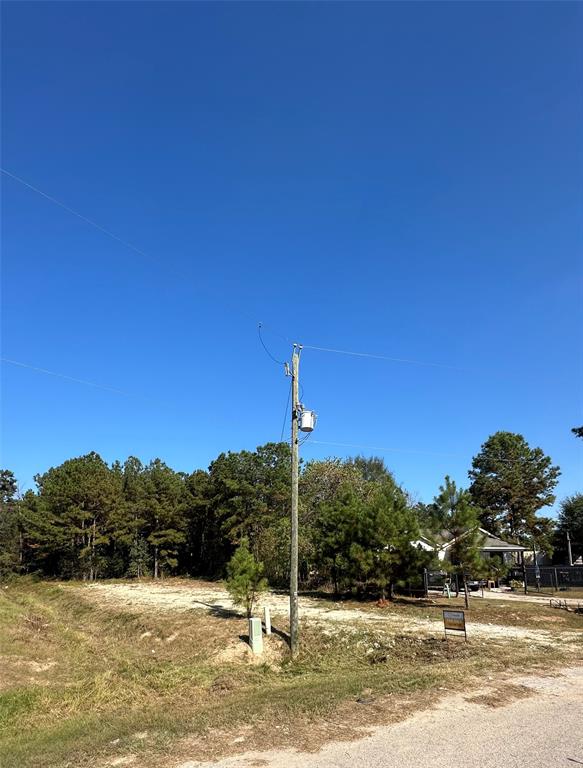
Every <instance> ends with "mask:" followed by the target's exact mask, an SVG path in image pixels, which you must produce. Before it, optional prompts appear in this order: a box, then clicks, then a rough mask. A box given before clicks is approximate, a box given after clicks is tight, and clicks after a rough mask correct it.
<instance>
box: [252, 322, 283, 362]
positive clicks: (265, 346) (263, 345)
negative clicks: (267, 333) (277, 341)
mask: <svg viewBox="0 0 583 768" xmlns="http://www.w3.org/2000/svg"><path fill="white" fill-rule="evenodd" d="M262 325H263V323H259V324H258V325H257V333H258V334H259V341H260V342H261V346H262V347H263V349H264V350H265V352H266V353H267V355H268V356H269V357H270V358H271V359H272V360H273V362H274V363H277V364H278V365H285V360H278V359H277V358H276V357H274V356H273V355H272V354H271V352H270V351H269V349H268V348H267V345H266V344H265V342H264V341H263V336H262V335H261V326H262Z"/></svg>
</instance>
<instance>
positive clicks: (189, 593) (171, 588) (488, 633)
mask: <svg viewBox="0 0 583 768" xmlns="http://www.w3.org/2000/svg"><path fill="white" fill-rule="evenodd" d="M82 589H84V590H89V591H90V593H91V594H92V596H94V597H96V598H97V599H100V600H103V601H105V602H108V603H115V604H116V605H125V606H140V607H155V608H157V609H163V610H169V611H189V610H207V611H210V610H213V609H214V610H217V609H218V610H221V609H223V610H236V609H234V607H233V604H232V602H231V600H230V598H229V596H228V594H227V592H226V591H225V590H224V589H223V588H222V587H221V586H220V585H219V584H211V583H208V582H196V581H193V582H188V583H184V584H176V583H168V584H164V583H160V584H153V583H151V582H146V583H141V584H124V583H120V584H116V583H114V584H101V583H95V584H90V585H86V586H84V587H82ZM472 599H474V598H472ZM262 605H268V606H270V607H271V610H272V613H273V614H274V616H277V615H278V614H279V615H280V616H281V615H289V602H288V598H287V597H286V596H285V595H281V594H275V593H273V592H269V593H267V594H266V595H265V596H264V597H263V600H262ZM300 618H301V619H303V620H308V621H312V622H315V623H327V624H330V623H331V622H339V623H340V624H344V625H346V626H347V627H348V626H350V627H355V626H361V625H362V624H369V625H370V624H371V623H373V622H374V623H375V624H377V625H382V627H383V628H384V629H386V630H388V631H395V632H400V633H416V634H417V633H422V634H426V635H435V633H436V631H439V632H441V626H439V629H437V627H438V625H440V622H436V621H435V620H434V619H433V620H432V619H430V618H427V619H423V618H404V617H403V614H402V613H399V614H396V613H391V612H390V611H387V612H386V613H379V612H372V611H370V612H367V611H364V610H358V609H354V608H343V607H341V606H338V607H337V606H334V605H331V604H330V603H326V602H325V601H319V600H315V599H310V598H301V599H300ZM569 634H571V633H569ZM468 636H473V637H480V638H491V639H496V638H498V639H513V638H515V639H521V640H531V641H533V642H536V643H538V644H542V645H551V644H553V642H555V639H554V638H553V635H552V634H551V633H549V632H547V631H545V630H543V629H526V628H524V627H511V626H500V625H496V624H482V623H479V622H474V621H472V622H471V623H470V624H468ZM564 637H565V638H567V633H565V635H564Z"/></svg>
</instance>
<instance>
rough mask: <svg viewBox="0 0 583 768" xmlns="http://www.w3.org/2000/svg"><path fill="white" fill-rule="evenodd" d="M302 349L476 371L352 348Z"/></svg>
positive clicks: (308, 346) (311, 347) (312, 347)
mask: <svg viewBox="0 0 583 768" xmlns="http://www.w3.org/2000/svg"><path fill="white" fill-rule="evenodd" d="M303 347H304V349H313V350H315V351H316V352H330V353H332V354H336V355H350V356H351V357H369V358H372V359H374V360H388V361H389V362H392V363H407V364H409V365H423V366H430V367H432V368H446V369H448V370H451V371H463V372H465V373H476V372H477V371H473V370H471V369H469V368H462V367H460V366H457V365H450V364H448V363H434V362H428V361H427V360H414V359H411V358H405V357H390V356H389V355H378V354H373V353H371V352H355V351H353V350H348V349H333V348H331V347H316V346H314V345H312V344H304V345H303Z"/></svg>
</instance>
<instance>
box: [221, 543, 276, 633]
mask: <svg viewBox="0 0 583 768" xmlns="http://www.w3.org/2000/svg"><path fill="white" fill-rule="evenodd" d="M263 570H264V568H263V563H259V562H257V560H256V559H255V558H254V557H253V554H252V553H251V552H250V551H249V542H248V540H247V539H245V538H244V539H242V540H241V543H240V544H239V547H238V548H237V550H236V551H235V554H234V555H233V557H232V558H231V559H230V561H229V564H228V565H227V580H226V585H227V590H228V592H229V594H230V595H231V599H232V600H233V603H234V604H235V605H242V606H244V607H245V614H246V616H247V618H248V619H250V618H251V616H252V614H253V607H254V605H255V603H256V602H257V600H258V598H259V595H260V594H261V593H262V592H264V591H265V590H266V589H267V579H265V578H264V577H263Z"/></svg>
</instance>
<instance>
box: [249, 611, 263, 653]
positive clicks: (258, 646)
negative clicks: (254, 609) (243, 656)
mask: <svg viewBox="0 0 583 768" xmlns="http://www.w3.org/2000/svg"><path fill="white" fill-rule="evenodd" d="M249 645H250V646H251V650H252V651H253V653H255V654H257V655H258V656H259V655H260V654H262V653H263V630H262V628H261V619H249Z"/></svg>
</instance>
